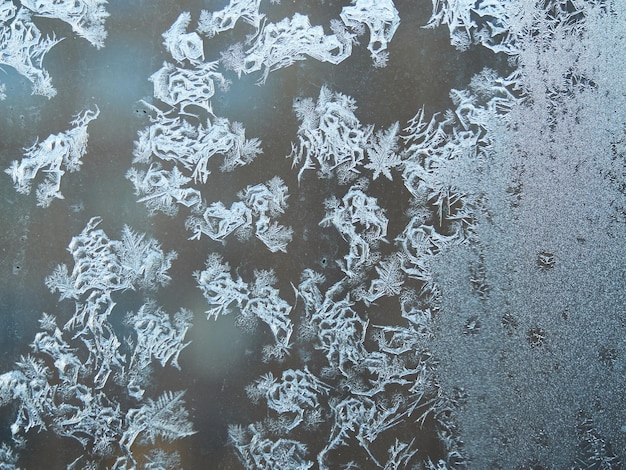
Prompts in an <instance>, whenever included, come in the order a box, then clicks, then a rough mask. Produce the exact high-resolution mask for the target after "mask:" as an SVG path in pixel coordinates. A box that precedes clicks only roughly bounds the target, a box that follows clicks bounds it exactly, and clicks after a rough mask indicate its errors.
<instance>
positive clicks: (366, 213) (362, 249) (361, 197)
mask: <svg viewBox="0 0 626 470" xmlns="http://www.w3.org/2000/svg"><path fill="white" fill-rule="evenodd" d="M326 209H327V212H326V216H325V217H324V219H322V221H321V222H320V225H321V226H322V227H324V226H328V225H333V226H334V227H335V228H336V229H337V230H338V231H339V233H340V234H341V236H342V237H343V239H344V240H346V242H348V244H349V245H350V253H348V254H347V255H346V256H345V258H344V259H345V264H344V265H342V270H343V271H344V272H345V273H346V274H347V275H348V276H354V275H355V274H356V272H357V271H358V269H359V268H360V267H362V266H363V265H365V264H366V263H368V262H369V260H370V246H371V245H374V246H376V245H377V244H378V243H380V242H381V241H384V242H386V241H387V239H386V237H387V224H388V222H389V220H388V219H387V217H385V214H384V211H383V210H382V209H381V208H380V207H379V206H378V203H377V201H376V198H373V197H370V196H368V195H366V194H365V193H364V192H363V191H362V190H360V189H356V188H355V187H352V188H350V190H349V191H348V192H347V194H346V195H345V196H344V197H343V198H342V200H341V202H339V201H337V200H336V199H332V198H331V199H330V200H328V201H327V202H326Z"/></svg>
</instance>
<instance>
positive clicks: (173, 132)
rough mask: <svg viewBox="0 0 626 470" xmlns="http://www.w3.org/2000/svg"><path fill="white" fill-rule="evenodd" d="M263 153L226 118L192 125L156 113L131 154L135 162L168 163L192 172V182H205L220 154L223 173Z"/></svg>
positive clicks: (256, 141) (258, 143) (241, 129)
mask: <svg viewBox="0 0 626 470" xmlns="http://www.w3.org/2000/svg"><path fill="white" fill-rule="evenodd" d="M261 152H262V150H261V146H260V142H259V140H258V139H246V138H245V129H244V128H243V126H241V125H240V124H239V123H236V122H235V123H231V122H229V121H228V119H226V118H215V119H214V120H213V121H212V122H211V120H207V122H206V125H203V124H198V125H197V126H194V125H193V124H191V123H190V122H189V121H186V120H184V119H182V118H180V117H175V118H170V117H167V116H166V115H165V114H163V113H158V114H157V116H156V117H155V118H154V119H153V123H152V124H151V125H150V127H148V128H147V129H144V130H143V131H140V132H139V140H138V141H137V143H136V146H135V151H134V156H135V159H134V162H135V163H148V162H152V161H156V162H159V160H160V161H166V162H167V161H171V162H174V164H175V165H177V166H179V167H180V168H179V169H181V170H185V171H186V172H188V173H189V172H191V177H192V178H193V179H194V181H196V182H197V181H200V182H201V183H206V182H207V179H208V177H209V175H210V174H211V170H210V169H209V160H210V159H211V158H212V157H214V156H215V155H222V156H223V158H224V162H223V164H222V166H221V170H222V171H231V170H232V169H234V168H236V167H238V166H244V165H247V164H248V163H250V162H251V161H252V160H254V159H255V158H256V157H257V156H258V155H259V154H260V153H261Z"/></svg>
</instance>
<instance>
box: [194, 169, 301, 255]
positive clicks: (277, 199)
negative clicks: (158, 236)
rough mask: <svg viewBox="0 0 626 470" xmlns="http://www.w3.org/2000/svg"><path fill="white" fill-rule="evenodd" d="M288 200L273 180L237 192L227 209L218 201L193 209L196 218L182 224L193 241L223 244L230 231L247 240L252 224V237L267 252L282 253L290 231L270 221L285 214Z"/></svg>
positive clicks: (279, 182)
mask: <svg viewBox="0 0 626 470" xmlns="http://www.w3.org/2000/svg"><path fill="white" fill-rule="evenodd" d="M288 197H289V196H288V194H287V186H285V183H284V182H283V180H282V179H280V178H278V177H274V178H272V179H271V180H269V181H268V182H266V183H262V184H256V185H253V186H248V187H246V188H245V189H244V190H242V191H241V192H240V193H239V199H241V200H240V201H237V202H234V203H233V204H232V205H231V207H230V209H228V208H226V207H225V206H224V204H223V203H222V202H214V203H212V204H210V205H209V206H208V207H202V206H201V207H197V208H196V212H198V215H191V216H190V217H189V218H188V219H187V223H186V225H187V228H188V229H189V230H191V231H192V232H194V235H193V238H198V239H199V238H200V237H201V236H202V235H203V234H204V235H207V236H208V237H209V238H211V239H212V240H216V241H223V240H224V239H225V238H226V237H227V236H228V235H230V234H231V233H233V232H234V233H236V235H237V237H238V238H239V239H242V240H246V239H248V238H249V237H250V235H251V234H252V231H253V228H252V225H253V223H254V234H255V236H256V237H257V238H258V239H259V240H261V241H262V242H263V243H264V244H265V246H267V248H268V249H269V250H270V251H271V252H273V253H274V252H277V251H282V252H286V251H287V244H288V243H289V242H290V241H291V237H292V235H293V230H292V229H291V227H286V226H284V225H280V224H278V223H277V222H275V221H272V219H273V218H275V217H278V216H280V215H281V214H283V213H284V212H285V209H286V208H287V198H288Z"/></svg>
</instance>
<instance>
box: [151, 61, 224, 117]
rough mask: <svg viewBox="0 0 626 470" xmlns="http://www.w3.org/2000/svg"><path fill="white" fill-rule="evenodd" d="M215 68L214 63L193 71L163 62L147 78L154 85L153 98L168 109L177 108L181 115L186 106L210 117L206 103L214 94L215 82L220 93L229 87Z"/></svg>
mask: <svg viewBox="0 0 626 470" xmlns="http://www.w3.org/2000/svg"><path fill="white" fill-rule="evenodd" d="M216 68H217V62H204V63H201V64H198V65H197V66H196V67H195V68H193V69H187V68H181V67H176V66H174V65H173V64H170V63H168V62H165V63H164V64H163V67H162V68H161V69H159V70H158V71H156V72H155V73H154V74H152V76H151V77H150V81H151V82H153V83H154V97H155V98H157V99H159V100H161V101H162V102H163V103H165V104H167V105H169V106H172V107H178V108H179V109H180V111H181V113H184V112H185V108H186V107H187V106H199V107H201V108H203V109H204V110H205V111H207V112H208V113H211V112H212V109H211V103H210V101H209V100H210V99H211V97H212V96H213V95H214V94H215V82H216V81H217V83H218V86H219V87H221V88H222V89H225V88H227V87H228V81H227V80H226V79H225V78H224V76H223V75H222V74H221V73H219V72H216V71H215V69H216Z"/></svg>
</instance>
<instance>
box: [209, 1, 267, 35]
mask: <svg viewBox="0 0 626 470" xmlns="http://www.w3.org/2000/svg"><path fill="white" fill-rule="evenodd" d="M260 6H261V0H230V2H229V3H228V5H226V6H225V7H224V8H223V9H222V10H219V11H208V10H202V11H201V12H200V19H199V20H198V32H199V33H200V34H204V35H206V36H207V37H209V38H212V37H213V36H215V35H216V34H219V33H223V32H224V31H228V30H230V29H233V28H234V27H235V25H236V24H237V22H238V21H239V20H240V19H241V20H243V21H245V22H246V23H248V24H249V25H250V26H252V27H254V29H255V30H256V31H258V30H259V28H260V27H261V21H263V19H264V18H265V15H263V14H262V13H259V8H260Z"/></svg>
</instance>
